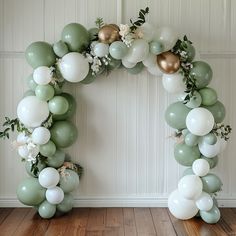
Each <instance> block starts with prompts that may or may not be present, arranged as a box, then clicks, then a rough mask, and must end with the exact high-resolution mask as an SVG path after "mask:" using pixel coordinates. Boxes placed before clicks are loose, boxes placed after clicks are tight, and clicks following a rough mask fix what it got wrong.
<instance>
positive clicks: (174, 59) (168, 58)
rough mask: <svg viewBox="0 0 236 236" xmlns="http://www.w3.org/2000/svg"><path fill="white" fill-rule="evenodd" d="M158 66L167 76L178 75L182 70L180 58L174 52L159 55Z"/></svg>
mask: <svg viewBox="0 0 236 236" xmlns="http://www.w3.org/2000/svg"><path fill="white" fill-rule="evenodd" d="M157 65H158V66H159V68H160V70H161V71H162V72H163V73H166V74H173V73H176V72H177V71H178V70H179V68H180V60H179V57H178V56H177V55H176V54H174V53H172V52H163V53H161V54H159V55H157Z"/></svg>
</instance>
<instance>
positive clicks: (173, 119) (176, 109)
mask: <svg viewBox="0 0 236 236" xmlns="http://www.w3.org/2000/svg"><path fill="white" fill-rule="evenodd" d="M189 111H190V109H189V108H188V107H186V106H185V105H184V104H183V103H182V102H175V103H172V104H171V105H169V106H168V107H167V109H166V112H165V120H166V122H167V124H168V125H169V126H171V127H172V128H174V129H178V130H181V129H185V128H186V122H185V120H186V117H187V115H188V113H189Z"/></svg>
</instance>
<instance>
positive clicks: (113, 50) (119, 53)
mask: <svg viewBox="0 0 236 236" xmlns="http://www.w3.org/2000/svg"><path fill="white" fill-rule="evenodd" d="M109 53H110V55H111V56H112V57H113V58H115V59H117V60H120V59H122V58H123V57H125V56H126V54H127V53H128V48H127V46H126V45H125V43H123V42H122V41H115V42H113V43H112V44H111V45H110V47H109Z"/></svg>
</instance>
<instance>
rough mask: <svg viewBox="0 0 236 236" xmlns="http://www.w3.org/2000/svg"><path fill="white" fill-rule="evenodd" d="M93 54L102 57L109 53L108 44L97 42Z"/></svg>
mask: <svg viewBox="0 0 236 236" xmlns="http://www.w3.org/2000/svg"><path fill="white" fill-rule="evenodd" d="M94 54H95V55H96V56H98V57H104V56H106V55H108V54H109V45H108V44H105V43H97V44H96V45H95V47H94Z"/></svg>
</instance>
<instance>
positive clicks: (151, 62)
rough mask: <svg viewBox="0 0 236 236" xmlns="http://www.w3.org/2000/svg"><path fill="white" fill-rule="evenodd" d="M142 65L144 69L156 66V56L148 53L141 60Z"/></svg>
mask: <svg viewBox="0 0 236 236" xmlns="http://www.w3.org/2000/svg"><path fill="white" fill-rule="evenodd" d="M143 64H144V65H145V66H146V67H154V66H156V65H157V56H156V55H154V54H152V53H149V54H148V55H147V57H146V58H145V59H144V60H143Z"/></svg>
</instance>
